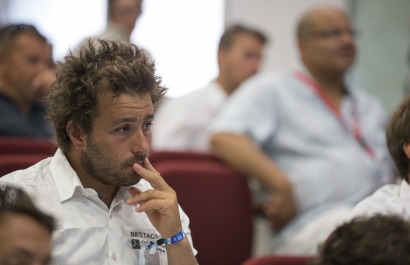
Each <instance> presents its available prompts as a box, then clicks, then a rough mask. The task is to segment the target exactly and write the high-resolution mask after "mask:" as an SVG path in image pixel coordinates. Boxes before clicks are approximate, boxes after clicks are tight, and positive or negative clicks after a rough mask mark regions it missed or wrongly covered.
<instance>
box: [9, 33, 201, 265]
mask: <svg viewBox="0 0 410 265" xmlns="http://www.w3.org/2000/svg"><path fill="white" fill-rule="evenodd" d="M94 44H95V43H94ZM94 44H93V43H91V41H90V42H89V43H88V45H87V46H84V47H83V48H82V50H81V52H80V54H81V56H80V57H76V56H73V55H68V56H66V57H65V58H64V61H63V62H62V63H60V64H58V66H57V68H56V78H57V79H56V82H55V83H54V85H53V87H52V90H51V92H50V95H49V97H48V103H49V105H48V107H49V117H50V120H51V121H52V123H53V125H54V128H55V130H56V140H57V145H58V147H59V149H58V150H57V152H56V154H55V155H54V156H53V157H50V158H47V159H45V160H42V161H40V162H39V163H38V164H36V165H34V166H32V167H29V168H28V169H25V170H20V171H16V172H13V173H10V174H8V175H6V176H4V177H3V178H2V180H3V181H6V182H11V183H13V184H15V185H20V186H22V187H24V188H25V190H26V191H27V192H28V193H29V194H30V195H32V198H33V199H35V202H36V203H37V204H38V206H39V207H41V208H42V209H43V210H45V211H49V212H52V213H53V214H54V216H55V217H56V218H57V221H58V229H57V231H56V232H54V234H53V259H54V260H55V264H65V265H78V264H87V265H93V264H98V265H101V264H113V263H116V264H161V265H165V264H170V265H188V264H189V265H193V264H197V262H196V259H195V257H194V254H195V253H196V251H195V250H194V249H193V246H192V238H191V232H190V229H189V220H188V217H187V216H186V214H185V213H184V212H183V211H182V209H181V208H180V207H179V205H178V201H177V197H176V194H175V191H174V190H172V189H171V188H170V187H169V186H168V185H167V183H166V182H165V181H164V179H163V178H162V177H161V176H160V174H159V173H158V172H157V171H156V170H155V169H154V168H153V167H152V165H151V164H150V162H149V161H148V155H149V151H150V141H151V124H152V122H153V119H154V105H156V104H157V103H158V102H159V101H160V100H161V98H162V97H163V95H164V93H165V89H164V88H163V87H162V86H161V83H160V78H159V77H158V76H156V75H155V67H154V64H153V63H152V62H150V61H149V59H148V57H147V56H146V55H145V53H144V52H143V51H142V50H140V49H139V48H138V47H136V46H135V45H132V44H126V43H120V42H113V41H104V40H101V41H99V45H98V46H96V47H95V46H94Z"/></svg>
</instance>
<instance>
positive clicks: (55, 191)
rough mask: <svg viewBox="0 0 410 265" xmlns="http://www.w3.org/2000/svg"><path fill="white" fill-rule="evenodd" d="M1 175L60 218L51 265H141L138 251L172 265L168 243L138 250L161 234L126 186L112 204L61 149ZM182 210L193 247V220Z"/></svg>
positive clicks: (142, 184)
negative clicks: (87, 185)
mask: <svg viewBox="0 0 410 265" xmlns="http://www.w3.org/2000/svg"><path fill="white" fill-rule="evenodd" d="M1 180H2V181H5V182H10V183H12V184H14V185H18V186H20V187H22V188H24V190H25V191H27V193H28V194H29V195H30V196H31V197H32V198H33V200H34V202H35V204H36V205H37V206H38V207H39V208H40V209H42V210H43V211H45V212H47V213H49V214H51V215H52V216H54V217H55V218H56V219H57V229H56V231H55V232H54V233H53V252H52V254H53V262H52V263H51V264H53V265H56V264H61V265H63V264H64V265H78V264H87V265H93V264H95V265H108V264H110V265H111V264H118V265H120V264H121V265H123V264H141V263H139V261H140V255H144V258H145V262H146V263H145V264H161V265H166V264H168V262H167V255H166V250H165V247H164V246H160V247H158V248H157V251H156V253H155V254H149V253H148V251H145V252H144V253H143V254H140V250H141V249H143V248H144V246H146V244H147V242H149V241H154V242H156V240H158V239H159V238H161V236H160V234H159V232H158V231H157V230H156V229H155V228H154V227H153V225H152V224H151V222H150V221H149V219H148V217H147V215H146V214H145V213H136V212H135V207H134V206H129V205H126V204H125V202H124V200H126V199H127V198H129V193H128V187H121V188H120V190H119V192H118V194H117V196H116V197H115V198H114V200H113V201H112V203H111V207H110V209H108V207H107V206H106V205H105V204H104V203H103V202H102V201H101V200H100V199H99V198H98V195H97V193H96V191H95V190H93V189H90V188H87V189H84V188H83V186H82V184H81V182H80V179H79V178H78V176H77V174H76V173H75V171H74V170H73V169H72V168H71V166H70V164H69V162H68V161H67V159H66V157H65V156H64V154H63V152H62V151H61V150H60V149H59V150H57V152H56V154H55V155H54V157H52V158H47V159H45V160H42V161H40V162H39V163H37V164H35V165H34V166H32V167H29V168H28V169H25V170H20V171H16V172H13V173H10V174H8V175H6V176H4V177H2V179H1ZM135 186H136V187H137V188H138V189H140V190H141V191H145V190H148V189H152V187H151V185H150V184H149V183H148V182H147V181H145V180H143V179H141V180H140V182H139V183H137V184H136V185H135ZM179 210H180V215H181V221H182V227H183V231H184V232H185V234H186V235H187V237H188V240H189V242H190V243H191V246H192V238H191V231H190V229H189V219H188V217H187V216H186V214H185V213H184V212H183V211H182V209H181V208H179ZM193 251H194V254H195V255H196V253H197V251H196V250H195V249H193Z"/></svg>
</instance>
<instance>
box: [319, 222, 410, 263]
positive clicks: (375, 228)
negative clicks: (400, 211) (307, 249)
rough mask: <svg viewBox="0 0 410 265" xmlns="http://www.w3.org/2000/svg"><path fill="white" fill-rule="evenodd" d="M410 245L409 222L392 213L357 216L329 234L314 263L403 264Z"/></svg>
mask: <svg viewBox="0 0 410 265" xmlns="http://www.w3.org/2000/svg"><path fill="white" fill-rule="evenodd" d="M409 249H410V223H409V222H407V221H405V220H403V219H402V218H400V217H399V216H392V215H375V216H373V217H358V218H355V219H353V220H351V221H349V222H347V223H345V224H343V225H341V226H339V227H338V228H337V229H336V230H335V231H334V232H333V233H332V234H331V235H330V237H329V239H328V240H327V241H326V242H325V244H324V245H323V247H322V248H321V251H320V256H319V258H318V260H317V261H316V263H315V265H352V264H361V265H406V264H410V252H409Z"/></svg>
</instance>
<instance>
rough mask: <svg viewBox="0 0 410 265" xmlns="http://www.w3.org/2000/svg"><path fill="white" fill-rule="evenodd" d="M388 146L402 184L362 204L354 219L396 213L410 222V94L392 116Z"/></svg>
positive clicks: (392, 185)
mask: <svg viewBox="0 0 410 265" xmlns="http://www.w3.org/2000/svg"><path fill="white" fill-rule="evenodd" d="M386 138H387V146H388V148H389V152H390V155H391V157H392V158H393V161H394V163H395V165H396V168H397V170H398V172H399V175H400V177H401V178H402V180H401V184H390V185H385V186H384V187H382V188H380V189H379V190H377V191H376V192H375V193H374V194H373V195H371V196H369V197H367V198H366V199H364V200H362V201H361V202H359V203H358V204H357V205H356V207H355V208H354V209H353V212H352V213H351V217H356V216H361V215H367V216H369V215H374V214H389V215H391V214H394V215H398V216H400V217H402V218H404V219H406V220H409V221H410V185H409V181H410V95H409V96H407V97H406V98H405V99H404V100H403V101H402V103H401V104H400V105H399V106H398V107H397V109H396V110H395V111H394V113H393V115H392V116H391V117H390V121H389V124H388V126H387V132H386Z"/></svg>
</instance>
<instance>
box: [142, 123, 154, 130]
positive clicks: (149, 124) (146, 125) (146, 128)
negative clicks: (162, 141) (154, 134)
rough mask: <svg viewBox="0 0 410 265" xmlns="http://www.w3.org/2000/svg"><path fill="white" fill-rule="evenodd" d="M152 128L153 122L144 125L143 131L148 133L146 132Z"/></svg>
mask: <svg viewBox="0 0 410 265" xmlns="http://www.w3.org/2000/svg"><path fill="white" fill-rule="evenodd" d="M151 126H152V122H146V123H144V124H143V125H142V129H143V130H144V131H146V130H149V129H150V128H151Z"/></svg>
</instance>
